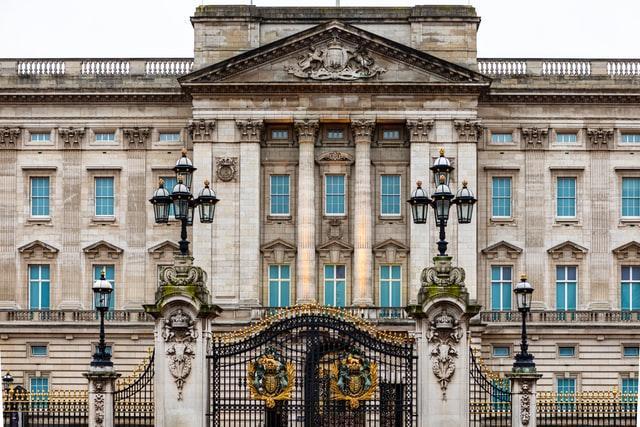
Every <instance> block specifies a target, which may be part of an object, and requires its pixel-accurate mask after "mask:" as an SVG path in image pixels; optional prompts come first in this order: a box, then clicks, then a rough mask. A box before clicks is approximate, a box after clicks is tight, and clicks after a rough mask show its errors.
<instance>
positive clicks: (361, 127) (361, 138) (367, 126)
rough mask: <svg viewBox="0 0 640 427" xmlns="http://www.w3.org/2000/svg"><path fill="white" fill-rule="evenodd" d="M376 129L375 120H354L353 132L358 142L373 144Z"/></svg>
mask: <svg viewBox="0 0 640 427" xmlns="http://www.w3.org/2000/svg"><path fill="white" fill-rule="evenodd" d="M375 128H376V122H375V120H353V121H352V122H351V132H353V139H354V141H356V142H371V139H372V137H373V131H374V130H375Z"/></svg>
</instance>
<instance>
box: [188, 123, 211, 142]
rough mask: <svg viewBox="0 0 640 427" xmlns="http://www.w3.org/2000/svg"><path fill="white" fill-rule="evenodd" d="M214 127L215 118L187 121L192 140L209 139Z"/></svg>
mask: <svg viewBox="0 0 640 427" xmlns="http://www.w3.org/2000/svg"><path fill="white" fill-rule="evenodd" d="M215 127H216V121H215V120H207V119H199V120H191V121H190V122H189V126H188V127H187V129H189V135H191V140H193V141H209V140H211V137H212V135H213V129H214V128H215Z"/></svg>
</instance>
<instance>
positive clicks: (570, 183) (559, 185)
mask: <svg viewBox="0 0 640 427" xmlns="http://www.w3.org/2000/svg"><path fill="white" fill-rule="evenodd" d="M556 216H558V217H568V218H575V216H576V179H575V178H571V177H559V178H558V180H557V181H556Z"/></svg>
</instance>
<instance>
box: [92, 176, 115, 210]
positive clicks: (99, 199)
mask: <svg viewBox="0 0 640 427" xmlns="http://www.w3.org/2000/svg"><path fill="white" fill-rule="evenodd" d="M95 186H96V200H95V203H96V206H95V212H96V216H113V214H114V195H113V178H112V177H105V178H96V179H95Z"/></svg>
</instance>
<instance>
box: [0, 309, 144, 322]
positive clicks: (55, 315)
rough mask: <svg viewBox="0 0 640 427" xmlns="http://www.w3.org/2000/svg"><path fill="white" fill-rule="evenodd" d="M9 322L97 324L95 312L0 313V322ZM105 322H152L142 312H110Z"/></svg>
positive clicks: (38, 311)
mask: <svg viewBox="0 0 640 427" xmlns="http://www.w3.org/2000/svg"><path fill="white" fill-rule="evenodd" d="M5 319H6V320H7V321H9V322H93V321H95V322H97V321H98V320H99V317H98V313H97V312H96V311H95V310H13V311H4V312H0V321H2V320H5ZM104 319H105V321H107V322H152V321H153V318H152V317H151V316H150V315H149V314H147V313H145V312H144V311H130V310H112V311H107V312H106V313H105V316H104Z"/></svg>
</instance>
